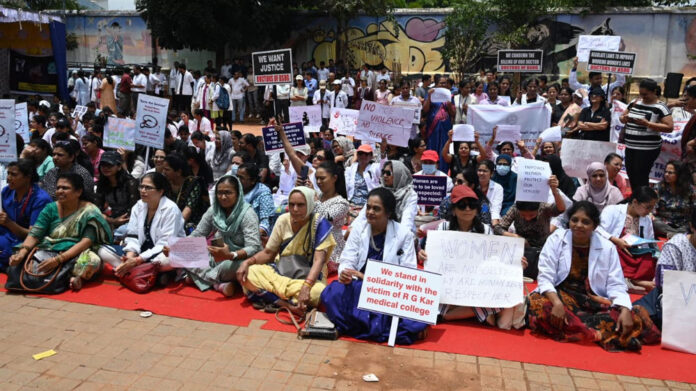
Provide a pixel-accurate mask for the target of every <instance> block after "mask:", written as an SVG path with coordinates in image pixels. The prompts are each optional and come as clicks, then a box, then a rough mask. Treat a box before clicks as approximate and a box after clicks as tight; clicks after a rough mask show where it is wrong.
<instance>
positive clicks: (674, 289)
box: [662, 270, 696, 354]
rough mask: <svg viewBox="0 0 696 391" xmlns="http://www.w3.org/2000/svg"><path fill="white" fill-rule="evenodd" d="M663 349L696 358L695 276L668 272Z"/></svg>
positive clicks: (689, 273)
mask: <svg viewBox="0 0 696 391" xmlns="http://www.w3.org/2000/svg"><path fill="white" fill-rule="evenodd" d="M663 281H664V283H663V290H662V346H664V347H666V348H668V349H673V350H679V351H682V352H687V353H691V354H696V338H694V335H696V273H693V272H686V271H677V270H665V271H664V274H663Z"/></svg>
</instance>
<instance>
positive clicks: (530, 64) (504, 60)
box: [497, 49, 544, 73]
mask: <svg viewBox="0 0 696 391" xmlns="http://www.w3.org/2000/svg"><path fill="white" fill-rule="evenodd" d="M543 65H544V51H543V50H531V49H529V50H498V68H497V69H498V72H523V73H538V72H541V71H542V68H543Z"/></svg>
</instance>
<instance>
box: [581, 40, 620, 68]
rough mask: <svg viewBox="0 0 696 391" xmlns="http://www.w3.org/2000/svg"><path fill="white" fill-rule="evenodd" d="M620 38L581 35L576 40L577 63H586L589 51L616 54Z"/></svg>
mask: <svg viewBox="0 0 696 391" xmlns="http://www.w3.org/2000/svg"><path fill="white" fill-rule="evenodd" d="M620 45H621V37H620V36H618V35H581V36H580V37H579V38H578V46H577V56H578V61H579V62H587V61H588V60H589V58H590V51H591V50H604V51H609V52H618V51H619V47H620Z"/></svg>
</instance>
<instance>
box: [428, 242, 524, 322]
mask: <svg viewBox="0 0 696 391" xmlns="http://www.w3.org/2000/svg"><path fill="white" fill-rule="evenodd" d="M427 251H428V261H427V262H426V263H425V270H428V271H431V272H435V273H439V274H441V275H442V293H441V295H440V303H442V304H453V305H461V306H468V307H488V308H491V307H492V308H511V307H514V306H516V305H517V304H519V303H521V302H522V300H524V285H523V282H522V256H523V255H524V239H523V238H512V237H507V236H496V235H483V234H474V233H468V232H457V231H437V230H431V231H428V250H427Z"/></svg>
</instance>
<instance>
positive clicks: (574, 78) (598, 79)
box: [568, 57, 626, 108]
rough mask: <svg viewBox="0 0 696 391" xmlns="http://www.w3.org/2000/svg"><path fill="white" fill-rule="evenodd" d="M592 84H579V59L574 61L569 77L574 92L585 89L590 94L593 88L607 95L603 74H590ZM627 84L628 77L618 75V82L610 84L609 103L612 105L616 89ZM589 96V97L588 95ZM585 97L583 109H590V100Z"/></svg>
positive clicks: (589, 78)
mask: <svg viewBox="0 0 696 391" xmlns="http://www.w3.org/2000/svg"><path fill="white" fill-rule="evenodd" d="M588 80H589V81H590V84H582V83H580V82H578V58H577V57H575V58H574V59H573V68H572V69H571V70H570V76H569V77H568V85H569V86H570V88H572V89H574V90H579V89H581V88H582V89H584V90H585V91H587V92H590V90H592V89H593V88H601V89H602V91H604V93H605V94H607V85H606V84H602V73H601V72H590V73H589V76H588ZM624 83H626V76H625V75H621V74H617V75H616V81H615V82H613V83H611V84H609V93H608V94H607V96H608V97H607V102H608V103H611V92H612V91H613V90H614V88H616V87H620V86H622V85H624ZM588 96H589V95H588ZM588 96H585V97H584V98H583V100H582V107H583V108H585V107H590V99H589V98H588Z"/></svg>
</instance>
